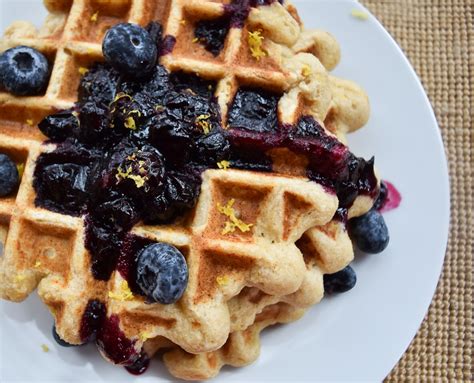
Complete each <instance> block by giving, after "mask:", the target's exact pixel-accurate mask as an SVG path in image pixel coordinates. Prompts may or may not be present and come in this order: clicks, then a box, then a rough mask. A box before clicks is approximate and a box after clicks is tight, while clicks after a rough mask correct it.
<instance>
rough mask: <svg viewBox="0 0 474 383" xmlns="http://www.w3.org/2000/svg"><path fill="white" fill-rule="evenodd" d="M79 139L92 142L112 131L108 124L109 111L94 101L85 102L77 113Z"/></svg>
mask: <svg viewBox="0 0 474 383" xmlns="http://www.w3.org/2000/svg"><path fill="white" fill-rule="evenodd" d="M79 120H80V133H79V139H80V140H81V141H82V142H85V143H91V144H94V143H96V142H100V140H101V139H102V138H104V137H106V136H108V135H109V134H113V133H114V132H113V131H112V129H110V126H109V122H110V120H109V112H108V110H107V109H105V108H103V107H101V106H99V105H98V104H96V103H95V102H92V101H89V102H87V103H85V104H84V105H83V106H82V108H81V112H80V115H79Z"/></svg>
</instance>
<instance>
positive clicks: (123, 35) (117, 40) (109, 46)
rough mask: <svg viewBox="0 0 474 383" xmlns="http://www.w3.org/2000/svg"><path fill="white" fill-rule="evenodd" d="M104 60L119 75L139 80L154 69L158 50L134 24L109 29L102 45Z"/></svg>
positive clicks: (122, 24) (148, 36) (143, 30)
mask: <svg viewBox="0 0 474 383" xmlns="http://www.w3.org/2000/svg"><path fill="white" fill-rule="evenodd" d="M102 52H103V53H104V57H105V60H106V61H107V63H109V64H110V65H111V66H112V67H114V68H115V69H116V70H118V71H119V72H120V73H122V74H125V75H128V76H131V77H134V78H140V77H143V76H146V75H147V74H149V73H151V71H152V70H153V68H154V67H155V64H156V60H157V56H158V49H157V47H156V44H155V42H154V41H153V39H152V37H151V36H150V34H149V33H148V32H147V31H146V30H145V29H143V28H142V27H140V26H139V25H136V24H130V23H120V24H117V25H115V26H114V27H112V28H110V29H109V30H108V31H107V34H106V35H105V38H104V41H103V43H102Z"/></svg>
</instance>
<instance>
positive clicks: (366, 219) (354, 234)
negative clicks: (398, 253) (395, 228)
mask: <svg viewBox="0 0 474 383" xmlns="http://www.w3.org/2000/svg"><path fill="white" fill-rule="evenodd" d="M349 234H350V236H351V238H352V240H353V241H354V242H355V244H356V245H357V247H358V248H359V249H360V250H362V251H363V252H366V253H371V254H377V253H381V252H382V251H383V250H385V248H386V247H387V245H388V242H389V240H390V236H389V233H388V228H387V225H386V224H385V220H384V218H383V216H382V214H380V213H379V212H378V211H377V210H370V211H369V212H368V213H367V214H365V215H363V216H361V217H358V218H353V219H351V220H350V221H349Z"/></svg>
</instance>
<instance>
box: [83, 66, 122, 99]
mask: <svg viewBox="0 0 474 383" xmlns="http://www.w3.org/2000/svg"><path fill="white" fill-rule="evenodd" d="M119 78H120V75H119V73H118V72H116V71H115V70H114V69H113V68H111V67H110V66H108V65H106V64H96V65H94V66H93V67H91V68H90V69H89V71H88V72H87V73H86V74H85V75H84V76H83V77H82V78H81V82H80V85H79V101H80V102H81V104H85V103H86V102H89V101H93V102H95V103H97V104H100V105H102V106H104V107H108V105H109V104H110V103H111V102H112V100H113V99H114V97H115V92H116V88H117V86H118V83H119Z"/></svg>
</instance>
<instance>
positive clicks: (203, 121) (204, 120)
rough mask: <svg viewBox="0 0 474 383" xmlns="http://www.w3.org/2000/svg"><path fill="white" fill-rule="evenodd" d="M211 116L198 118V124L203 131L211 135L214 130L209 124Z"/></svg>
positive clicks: (205, 115)
mask: <svg viewBox="0 0 474 383" xmlns="http://www.w3.org/2000/svg"><path fill="white" fill-rule="evenodd" d="M210 117H211V116H210V115H209V114H201V115H200V116H198V117H197V118H196V124H197V125H198V126H199V127H200V128H201V129H202V130H203V132H204V134H209V133H210V132H211V129H212V125H211V123H210V122H209V118H210Z"/></svg>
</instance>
